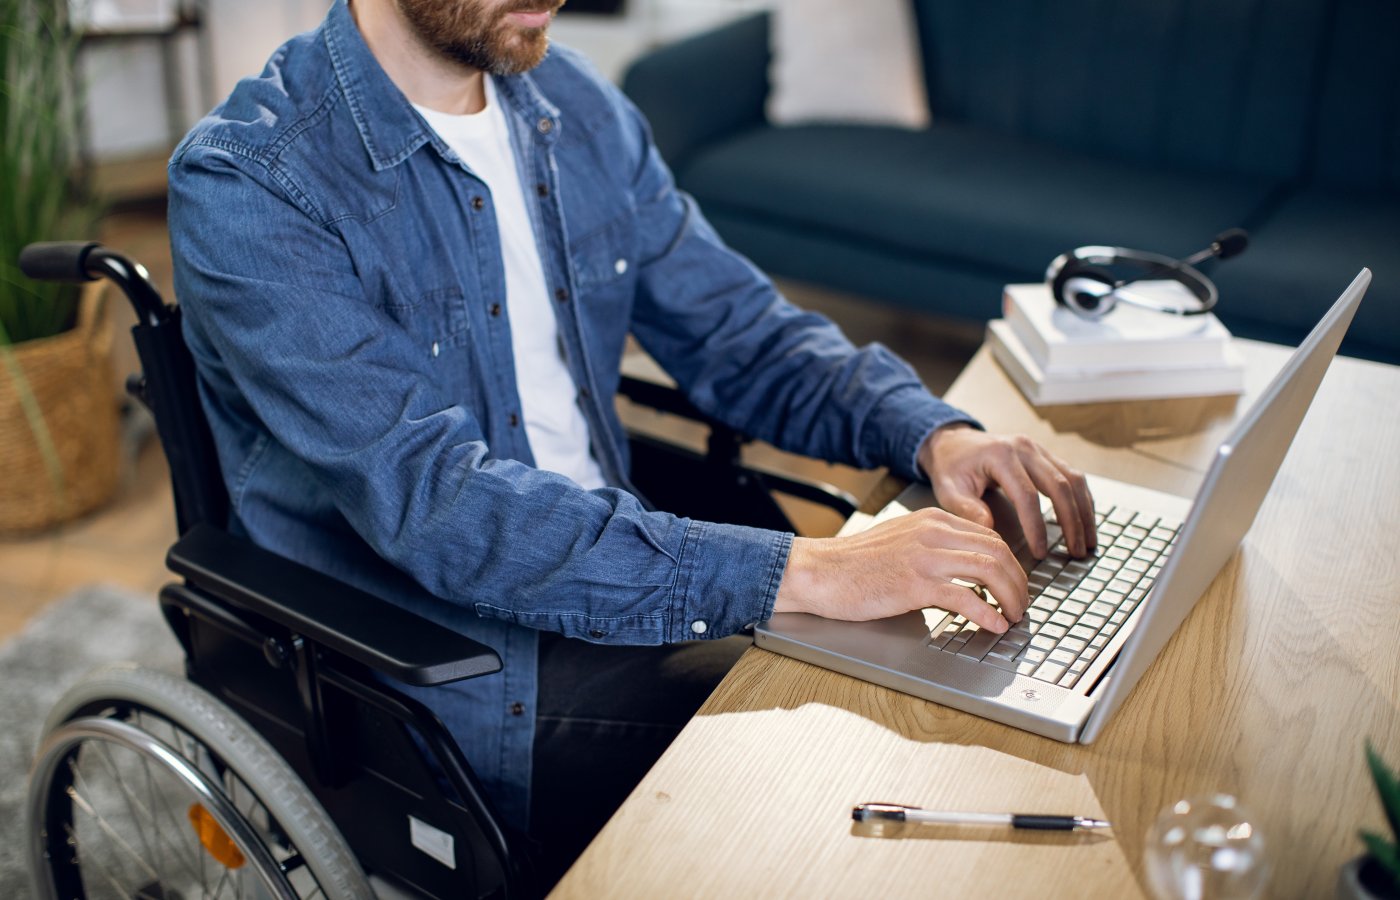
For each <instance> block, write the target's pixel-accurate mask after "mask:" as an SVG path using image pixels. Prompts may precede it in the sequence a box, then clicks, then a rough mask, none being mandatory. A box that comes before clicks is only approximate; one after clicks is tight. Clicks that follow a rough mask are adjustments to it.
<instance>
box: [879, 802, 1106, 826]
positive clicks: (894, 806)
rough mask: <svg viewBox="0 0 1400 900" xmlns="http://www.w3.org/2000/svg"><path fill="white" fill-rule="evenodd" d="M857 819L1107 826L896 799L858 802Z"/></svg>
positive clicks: (1083, 819) (1080, 818)
mask: <svg viewBox="0 0 1400 900" xmlns="http://www.w3.org/2000/svg"><path fill="white" fill-rule="evenodd" d="M851 818H852V819H855V820H856V821H857V822H918V823H922V824H927V825H1008V826H1010V827H1012V828H1033V829H1039V830H1042V831H1090V830H1093V829H1095V828H1108V827H1110V823H1108V822H1106V821H1104V820H1103V819H1089V818H1086V817H1084V816H1047V815H1039V814H1034V815H1032V814H1022V813H979V812H937V811H934V810H930V809H920V808H919V807H917V806H901V805H900V804H898V803H862V804H860V805H859V806H857V807H856V808H855V809H852V810H851Z"/></svg>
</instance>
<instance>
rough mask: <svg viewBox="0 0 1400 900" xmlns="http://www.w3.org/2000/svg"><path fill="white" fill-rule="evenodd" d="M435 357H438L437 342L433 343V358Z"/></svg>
mask: <svg viewBox="0 0 1400 900" xmlns="http://www.w3.org/2000/svg"><path fill="white" fill-rule="evenodd" d="M437 355H438V342H437V341H433V356H434V357H436V356H437Z"/></svg>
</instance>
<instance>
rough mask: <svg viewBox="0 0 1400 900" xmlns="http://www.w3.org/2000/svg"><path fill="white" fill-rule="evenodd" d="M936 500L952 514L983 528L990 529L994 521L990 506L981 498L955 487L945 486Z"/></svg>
mask: <svg viewBox="0 0 1400 900" xmlns="http://www.w3.org/2000/svg"><path fill="white" fill-rule="evenodd" d="M938 502H939V503H940V504H942V506H943V508H944V509H946V510H947V511H948V512H950V513H952V514H953V515H955V516H958V517H960V518H963V519H966V520H968V521H969V522H973V523H975V524H977V525H981V526H982V527H983V528H986V529H991V527H992V525H993V524H994V523H995V520H994V519H993V518H992V510H991V507H989V506H987V504H986V503H984V502H983V501H982V498H980V497H973V496H971V495H969V494H964V493H962V492H961V491H959V490H958V489H957V488H956V487H945V488H944V491H943V492H942V493H940V495H939V498H938Z"/></svg>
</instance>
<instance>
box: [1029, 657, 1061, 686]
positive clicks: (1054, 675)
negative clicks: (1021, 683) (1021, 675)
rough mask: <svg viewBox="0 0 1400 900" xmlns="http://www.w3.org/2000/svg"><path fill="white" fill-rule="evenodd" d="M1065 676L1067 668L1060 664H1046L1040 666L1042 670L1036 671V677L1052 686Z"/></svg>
mask: <svg viewBox="0 0 1400 900" xmlns="http://www.w3.org/2000/svg"><path fill="white" fill-rule="evenodd" d="M1063 674H1065V667H1064V666H1062V665H1060V664H1059V663H1052V662H1045V663H1041V664H1040V668H1039V669H1036V670H1035V677H1036V678H1038V679H1040V680H1041V681H1048V682H1050V683H1051V684H1054V683H1055V682H1057V681H1059V680H1060V676H1061V675H1063Z"/></svg>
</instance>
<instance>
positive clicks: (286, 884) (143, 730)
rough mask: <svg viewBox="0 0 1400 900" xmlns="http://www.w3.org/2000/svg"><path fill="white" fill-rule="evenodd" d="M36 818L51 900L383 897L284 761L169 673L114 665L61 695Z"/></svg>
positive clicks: (34, 855)
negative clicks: (98, 899)
mask: <svg viewBox="0 0 1400 900" xmlns="http://www.w3.org/2000/svg"><path fill="white" fill-rule="evenodd" d="M28 809H29V816H30V823H29V824H30V828H29V833H30V835H31V847H30V864H31V871H32V873H33V877H34V884H35V888H36V892H37V895H38V896H39V897H40V898H45V900H58V898H62V900H69V898H99V897H114V898H122V900H131V898H148V900H194V898H196V897H238V898H242V897H255V898H275V900H290V898H310V897H324V898H351V900H372V898H373V897H374V894H373V892H372V891H371V890H370V887H369V884H368V882H367V881H366V879H365V876H364V874H363V872H362V871H361V870H360V867H359V865H358V863H356V861H355V858H354V856H352V855H351V853H350V850H349V848H348V847H347V846H346V844H345V840H344V838H342V837H341V835H340V832H339V831H337V829H336V827H335V825H334V824H333V823H332V822H331V820H330V819H329V817H328V816H327V815H326V812H325V810H324V809H323V808H322V807H321V804H320V803H319V802H317V800H316V798H315V797H314V796H312V794H311V793H310V792H309V791H308V790H307V789H306V787H305V786H304V785H303V784H302V783H301V781H300V780H299V779H298V778H297V776H296V774H295V773H293V771H292V770H291V768H290V767H289V766H288V765H287V763H286V762H285V761H284V760H283V759H282V758H281V757H280V756H278V755H277V754H276V753H275V752H274V751H273V750H272V748H271V747H270V746H268V744H267V742H266V741H264V740H263V739H262V737H261V736H259V735H258V734H257V733H256V732H254V731H253V730H252V728H250V727H249V726H248V725H247V724H246V723H245V722H244V721H243V720H242V719H240V718H239V717H238V716H237V715H236V714H235V713H234V712H233V711H232V710H230V709H229V708H228V707H227V706H225V705H224V704H223V703H221V702H219V701H218V700H217V699H215V698H214V697H213V696H211V695H210V694H209V693H207V692H206V691H204V690H202V689H200V688H198V687H196V686H195V685H193V684H191V683H190V682H188V681H185V680H184V679H182V678H179V677H176V676H174V675H170V674H167V673H165V672H158V671H154V670H150V669H141V668H137V667H135V666H131V665H117V666H109V667H106V668H103V669H100V670H98V671H97V672H95V673H93V674H92V675H91V676H89V677H88V678H87V679H86V680H84V681H83V682H82V683H80V684H78V685H77V686H75V687H74V688H73V689H72V690H70V691H69V692H68V693H67V694H65V695H64V696H63V698H62V699H61V700H59V702H58V705H57V706H56V707H55V708H54V710H53V712H52V713H51V714H50V715H49V719H48V721H47V722H46V723H45V726H44V740H43V743H42V745H41V747H40V750H39V754H38V757H37V758H36V761H35V764H34V768H33V770H32V771H31V773H30V780H29V807H28Z"/></svg>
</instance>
